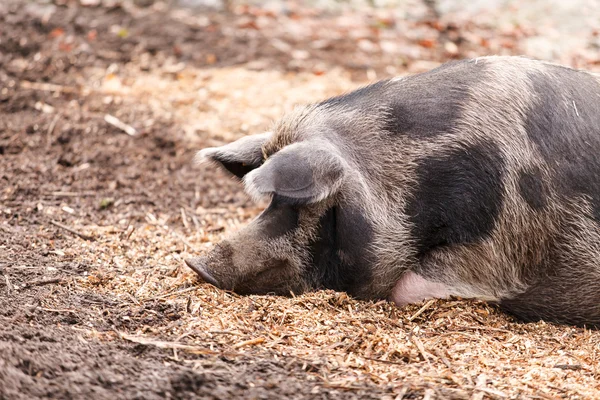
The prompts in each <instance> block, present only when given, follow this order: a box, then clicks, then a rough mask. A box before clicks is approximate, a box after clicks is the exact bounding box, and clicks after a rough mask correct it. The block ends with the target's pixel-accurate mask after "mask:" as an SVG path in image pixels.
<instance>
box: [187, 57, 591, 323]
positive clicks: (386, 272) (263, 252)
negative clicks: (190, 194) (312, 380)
mask: <svg viewBox="0 0 600 400" xmlns="http://www.w3.org/2000/svg"><path fill="white" fill-rule="evenodd" d="M272 132H273V134H272V135H262V136H255V137H249V138H244V139H241V140H240V141H238V142H235V143H233V144H229V145H226V146H223V147H222V148H216V149H212V150H209V151H206V150H205V151H204V152H203V153H202V152H201V153H200V154H202V155H204V156H209V157H213V158H214V159H216V160H217V161H220V159H219V157H218V156H217V157H216V158H215V155H221V159H223V157H225V156H224V155H226V158H227V162H229V163H231V162H233V163H236V162H240V163H247V162H248V160H250V161H251V163H253V164H252V170H251V171H250V172H248V173H247V175H245V177H244V182H245V187H246V190H247V191H248V192H249V193H250V194H251V195H253V196H254V197H265V196H267V197H271V199H272V204H271V207H269V209H267V210H266V211H265V212H264V213H263V214H261V215H260V216H259V217H258V218H257V220H255V221H254V222H252V223H251V224H250V225H249V226H248V227H247V228H246V229H244V230H242V231H241V232H239V233H238V234H237V235H235V236H233V237H232V238H231V239H229V240H227V241H225V242H224V243H222V244H220V245H218V246H217V248H216V249H215V250H214V251H213V252H212V253H210V254H209V255H208V256H206V257H203V258H200V259H195V260H191V261H190V264H191V265H192V266H194V268H196V269H200V271H201V272H202V274H204V275H205V276H206V274H208V276H209V278H210V279H213V278H214V279H213V282H218V283H219V286H221V287H224V288H228V289H234V290H238V291H240V292H243V293H256V292H259V293H269V292H273V293H278V294H287V293H289V292H290V291H292V292H294V293H299V292H302V291H305V290H311V289H317V288H322V287H330V288H333V289H336V290H346V291H348V292H349V293H350V294H352V295H354V296H356V297H359V298H366V299H380V298H388V299H392V300H394V301H396V302H397V303H399V304H404V303H405V302H410V301H411V299H413V300H414V301H417V300H420V299H422V298H426V297H427V293H426V292H423V291H426V290H431V291H432V292H431V296H461V297H475V298H481V299H486V300H490V301H495V302H499V303H500V304H501V306H502V307H503V308H505V309H506V310H507V311H508V312H511V313H513V314H515V315H517V316H518V317H520V318H522V319H525V320H531V319H539V318H543V319H546V320H550V321H557V322H565V323H573V324H578V325H588V326H600V279H599V278H600V225H599V224H600V161H597V160H600V158H598V154H600V85H599V83H598V79H597V78H596V77H595V76H593V75H591V74H588V73H586V72H582V71H576V70H572V69H568V68H564V67H558V66H555V65H551V64H547V63H543V62H538V61H533V60H529V59H526V58H518V57H485V58H479V59H477V60H465V61H460V62H455V63H451V64H447V65H444V66H442V67H440V68H438V69H435V70H433V71H430V72H428V73H425V74H420V75H415V76H412V77H407V78H404V79H392V80H387V81H382V82H379V83H377V84H374V85H371V86H367V87H365V88H362V89H360V90H358V91H355V92H352V93H349V94H347V95H343V96H339V97H336V98H333V99H329V100H326V101H324V102H322V103H318V104H313V105H310V106H306V107H299V108H297V109H296V110H294V111H293V112H291V113H290V114H288V115H286V116H285V117H284V118H282V119H281V120H280V121H279V122H278V123H277V124H275V126H274V127H273V130H272ZM259 147H260V151H258V150H257V149H258V148H259ZM232 149H233V150H232ZM257 154H260V155H261V157H260V160H259V159H258V156H257ZM246 171H247V170H244V171H243V173H246ZM238 176H240V174H238ZM267 221H268V223H267ZM277 221H280V223H278V222H277ZM411 282H412V283H414V284H419V285H422V290H412V289H411V287H410V286H406V285H409V284H412V283H411Z"/></svg>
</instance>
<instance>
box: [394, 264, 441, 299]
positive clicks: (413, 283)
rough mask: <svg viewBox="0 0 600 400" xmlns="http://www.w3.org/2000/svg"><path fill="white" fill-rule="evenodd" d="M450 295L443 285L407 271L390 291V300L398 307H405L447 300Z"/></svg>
mask: <svg viewBox="0 0 600 400" xmlns="http://www.w3.org/2000/svg"><path fill="white" fill-rule="evenodd" d="M450 294H451V293H450V290H449V289H448V287H447V286H446V285H445V284H443V283H438V282H433V281H429V280H427V279H425V278H423V277H422V276H421V275H419V274H417V273H415V272H413V271H407V272H406V273H405V274H404V275H402V278H400V280H399V281H398V283H396V286H394V289H392V295H391V299H390V300H392V301H393V302H394V303H396V305H398V306H405V305H407V304H412V303H418V302H420V301H422V300H426V299H444V298H448V297H449V296H450Z"/></svg>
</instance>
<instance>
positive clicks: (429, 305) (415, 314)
mask: <svg viewBox="0 0 600 400" xmlns="http://www.w3.org/2000/svg"><path fill="white" fill-rule="evenodd" d="M433 303H435V299H431V300H429V301H428V302H427V303H425V305H424V306H423V307H421V308H420V309H419V311H417V312H416V313H414V314H413V315H411V316H410V317H409V318H408V321H409V322H410V321H412V320H413V319H415V318H417V317H418V316H419V315H421V314H423V312H424V311H425V310H427V309H428V308H429V307H431V305H432V304H433Z"/></svg>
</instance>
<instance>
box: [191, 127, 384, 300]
mask: <svg viewBox="0 0 600 400" xmlns="http://www.w3.org/2000/svg"><path fill="white" fill-rule="evenodd" d="M280 142H281V140H280V138H275V137H274V135H272V134H270V133H266V134H260V135H253V136H248V137H244V138H242V139H240V140H238V141H236V142H233V143H230V144H228V145H225V146H222V147H216V148H208V149H204V150H202V151H200V152H199V153H198V156H199V158H202V159H208V160H210V161H212V162H215V163H217V164H218V165H220V166H221V167H223V168H225V169H226V170H228V171H229V172H230V173H232V174H234V175H235V176H237V177H238V178H240V179H242V180H243V183H244V186H245V190H246V192H247V193H248V194H250V195H251V196H252V197H253V198H267V199H269V200H270V204H269V206H268V207H267V208H266V209H265V210H264V211H263V212H262V213H261V214H260V215H259V216H258V217H257V218H256V219H255V220H254V221H252V222H251V223H250V224H249V225H248V226H247V227H245V228H244V229H242V230H241V231H240V232H238V233H237V234H235V235H233V236H232V237H230V238H228V239H226V240H224V241H223V242H221V243H219V244H218V245H216V247H215V248H214V249H213V250H212V251H211V252H210V253H209V254H208V255H206V256H204V257H198V258H193V259H189V260H187V261H186V262H187V264H188V265H189V266H190V267H191V268H192V269H193V270H194V271H195V272H196V273H198V275H200V276H201V277H202V278H203V279H204V280H205V281H207V282H209V283H211V284H213V285H215V286H217V287H219V288H223V289H227V290H233V291H235V292H238V293H240V294H267V293H273V294H279V295H289V294H290V293H291V292H293V293H295V294H298V293H302V292H304V291H307V290H313V289H320V288H329V289H334V290H342V291H347V292H349V293H350V294H353V295H356V296H358V297H367V296H365V293H363V292H364V290H363V289H364V288H365V287H366V286H367V285H368V282H369V281H370V280H371V279H372V278H371V273H370V269H369V257H370V255H369V251H368V250H367V248H368V244H369V242H370V236H371V230H372V229H371V226H370V225H369V223H367V221H366V219H365V218H364V216H363V215H364V213H363V212H361V210H360V209H359V208H357V206H356V204H355V203H356V202H353V199H351V198H348V196H344V195H343V191H342V190H341V189H342V187H343V186H344V185H345V184H346V182H348V181H352V177H351V176H349V175H351V173H350V172H349V171H350V170H349V169H348V165H347V163H346V161H345V160H344V158H343V157H342V156H341V155H340V152H339V150H338V149H337V148H336V146H335V145H334V144H333V143H332V142H330V141H327V140H323V138H320V139H319V138H315V137H313V138H308V139H306V140H301V141H294V142H292V143H288V144H285V145H281V143H280ZM369 297H370V296H369Z"/></svg>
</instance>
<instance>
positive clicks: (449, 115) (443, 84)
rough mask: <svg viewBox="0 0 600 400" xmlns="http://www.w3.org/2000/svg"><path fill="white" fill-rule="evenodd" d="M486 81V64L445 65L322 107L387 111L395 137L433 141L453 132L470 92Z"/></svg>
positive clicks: (386, 119)
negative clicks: (400, 135) (479, 83)
mask: <svg viewBox="0 0 600 400" xmlns="http://www.w3.org/2000/svg"><path fill="white" fill-rule="evenodd" d="M482 79H485V63H484V62H481V63H475V62H474V61H472V60H465V61H455V62H450V63H446V64H443V65H441V66H439V67H438V68H435V69H433V70H431V71H428V72H424V73H421V74H416V75H412V76H408V77H406V78H404V79H400V80H397V81H395V80H385V81H380V82H377V83H374V84H372V85H369V86H365V87H363V88H360V89H358V90H355V91H352V92H350V93H347V94H345V95H342V96H337V97H333V98H331V99H328V100H325V101H324V102H322V103H321V106H323V107H333V108H335V107H345V108H354V109H358V110H361V111H362V112H364V113H373V112H376V111H378V110H385V113H384V114H383V115H382V116H381V118H383V119H384V125H383V128H384V130H385V131H386V132H389V133H391V134H403V135H410V136H413V137H419V138H430V137H434V136H436V135H440V134H445V133H448V132H451V131H452V129H453V128H454V127H455V126H456V124H457V122H458V120H459V119H460V117H461V115H462V108H463V106H464V105H465V104H466V103H467V101H468V100H469V96H470V94H469V93H470V92H469V91H470V88H471V87H473V85H474V84H475V83H476V82H478V81H480V80H482Z"/></svg>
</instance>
